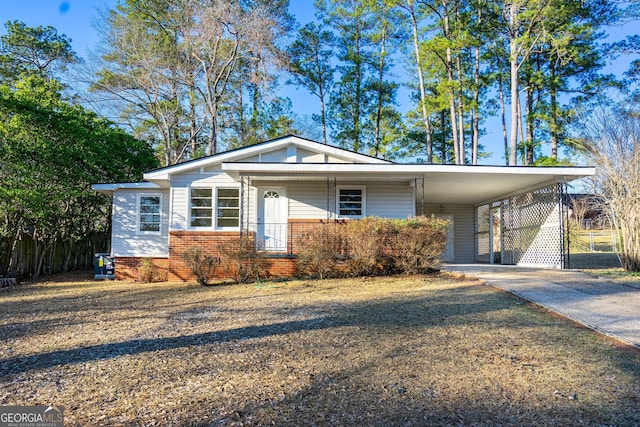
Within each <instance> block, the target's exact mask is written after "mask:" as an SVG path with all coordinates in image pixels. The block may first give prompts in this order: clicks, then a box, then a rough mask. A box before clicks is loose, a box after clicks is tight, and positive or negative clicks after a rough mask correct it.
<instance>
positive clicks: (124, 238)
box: [111, 190, 170, 258]
mask: <svg viewBox="0 0 640 427" xmlns="http://www.w3.org/2000/svg"><path fill="white" fill-rule="evenodd" d="M138 194H161V195H162V206H161V212H162V213H161V215H162V217H161V221H162V222H161V225H160V234H151V233H140V232H138V231H137V227H138V218H137V215H138V212H137V201H138ZM169 199H170V197H169V191H168V190H148V191H141V190H117V191H115V192H114V194H113V221H112V229H111V242H112V243H111V244H112V246H111V255H113V256H116V257H152V258H166V257H168V256H169Z"/></svg>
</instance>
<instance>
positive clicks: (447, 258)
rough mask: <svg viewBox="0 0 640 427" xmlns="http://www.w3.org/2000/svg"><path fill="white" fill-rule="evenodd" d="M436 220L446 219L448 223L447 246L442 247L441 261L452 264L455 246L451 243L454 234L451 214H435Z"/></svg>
mask: <svg viewBox="0 0 640 427" xmlns="http://www.w3.org/2000/svg"><path fill="white" fill-rule="evenodd" d="M436 218H441V219H446V220H447V221H449V228H448V229H447V244H446V245H445V247H444V253H443V254H442V261H444V262H453V261H455V257H456V255H455V245H454V241H453V236H454V235H455V232H454V227H453V226H454V222H453V215H452V214H436Z"/></svg>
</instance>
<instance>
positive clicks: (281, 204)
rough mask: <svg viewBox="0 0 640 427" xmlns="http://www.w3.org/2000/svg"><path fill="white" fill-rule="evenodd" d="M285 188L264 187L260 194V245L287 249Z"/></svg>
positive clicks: (275, 249)
mask: <svg viewBox="0 0 640 427" xmlns="http://www.w3.org/2000/svg"><path fill="white" fill-rule="evenodd" d="M286 196H287V195H286V191H285V189H284V188H262V189H261V190H260V192H259V194H258V197H259V201H258V204H259V214H258V247H260V248H262V249H263V250H265V251H270V252H284V251H286V250H287V197H286Z"/></svg>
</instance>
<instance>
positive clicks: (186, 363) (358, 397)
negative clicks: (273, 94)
mask: <svg viewBox="0 0 640 427" xmlns="http://www.w3.org/2000/svg"><path fill="white" fill-rule="evenodd" d="M0 308H1V309H2V313H3V317H2V319H0V338H1V339H2V347H0V390H1V391H0V404H2V405H9V404H29V405H31V404H36V403H39V404H61V405H64V406H65V408H66V409H65V421H66V422H67V424H68V425H89V424H92V425H98V424H99V425H145V426H146V425H279V426H280V425H318V426H323V425H403V426H404V425H452V424H453V425H457V424H462V425H541V424H546V425H567V424H572V423H573V422H574V421H575V420H578V419H579V420H581V422H584V423H586V424H617V425H620V424H631V425H633V424H638V423H640V413H639V410H638V398H637V396H639V395H640V386H639V385H638V381H637V379H638V377H640V359H639V357H638V355H637V354H636V353H633V354H632V353H629V352H624V351H621V350H620V349H618V348H615V347H611V346H608V345H606V344H603V343H602V342H599V341H598V340H596V339H594V336H593V334H591V333H590V332H588V331H585V330H583V329H579V328H576V327H575V326H573V325H571V324H569V323H567V322H564V321H563V320H562V319H557V318H551V317H549V316H548V315H547V314H546V313H544V312H542V311H539V310H536V309H535V308H533V307H531V306H529V305H528V304H522V303H521V301H520V300H518V299H516V298H514V297H512V296H510V295H508V294H504V293H500V292H496V291H494V290H493V289H492V288H490V287H487V286H484V285H481V284H479V283H477V282H473V281H468V280H460V279H453V278H448V277H444V276H442V277H386V278H371V279H367V280H358V279H355V280H343V281H341V280H327V281H288V282H287V286H266V285H264V284H263V285H262V286H260V287H256V286H251V285H229V286H220V287H207V288H205V287H201V286H197V285H195V284H182V283H179V284H176V283H160V284H159V283H155V284H138V283H124V282H98V283H95V282H90V283H65V282H56V283H47V284H43V285H29V286H23V287H21V288H19V289H17V290H16V291H14V292H12V293H6V294H4V295H3V296H2V298H1V299H0ZM632 396H636V397H635V398H632Z"/></svg>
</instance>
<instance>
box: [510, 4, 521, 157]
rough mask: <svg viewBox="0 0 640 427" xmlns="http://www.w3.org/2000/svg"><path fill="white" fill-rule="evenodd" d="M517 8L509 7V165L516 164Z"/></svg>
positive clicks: (513, 5)
mask: <svg viewBox="0 0 640 427" xmlns="http://www.w3.org/2000/svg"><path fill="white" fill-rule="evenodd" d="M517 25H518V9H517V6H516V4H514V3H511V5H510V7H509V30H510V31H509V64H510V70H511V140H510V143H509V166H516V165H517V164H518V161H517V157H516V154H517V150H518V109H517V105H518V92H519V90H518V68H519V67H518V56H519V55H518V31H517Z"/></svg>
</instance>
